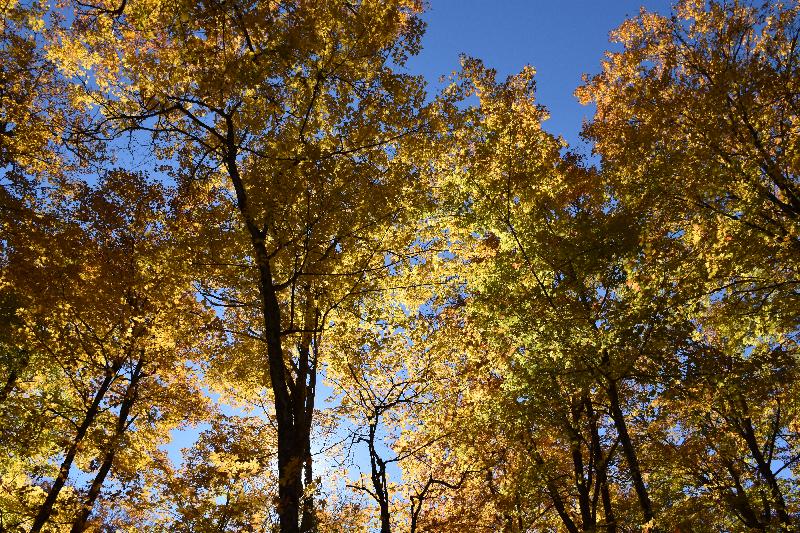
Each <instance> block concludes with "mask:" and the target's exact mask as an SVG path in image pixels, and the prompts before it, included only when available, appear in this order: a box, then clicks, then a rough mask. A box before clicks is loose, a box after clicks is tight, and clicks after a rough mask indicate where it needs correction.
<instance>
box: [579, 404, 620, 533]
mask: <svg viewBox="0 0 800 533" xmlns="http://www.w3.org/2000/svg"><path fill="white" fill-rule="evenodd" d="M585 401H586V411H587V414H588V416H589V419H590V420H591V422H590V431H591V433H592V443H591V446H592V456H593V461H592V462H593V465H594V472H595V476H596V478H595V483H596V487H597V489H599V491H600V500H601V501H602V503H603V517H604V522H605V524H604V525H605V529H606V531H607V532H609V533H616V532H617V521H616V518H615V517H614V508H613V507H612V505H611V492H610V491H609V487H608V462H609V461H610V460H611V456H612V455H613V453H614V446H612V447H611V449H610V450H609V452H608V454H607V455H605V456H604V454H603V449H602V444H601V441H600V431H599V429H598V427H597V415H596V413H595V411H594V407H593V406H592V401H591V399H590V398H586V400H585ZM595 501H596V496H595ZM595 523H596V521H595Z"/></svg>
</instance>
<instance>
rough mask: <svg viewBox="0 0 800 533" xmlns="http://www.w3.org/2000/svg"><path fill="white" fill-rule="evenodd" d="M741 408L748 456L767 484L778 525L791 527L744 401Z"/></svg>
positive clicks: (784, 502)
mask: <svg viewBox="0 0 800 533" xmlns="http://www.w3.org/2000/svg"><path fill="white" fill-rule="evenodd" d="M741 407H742V410H743V414H744V415H745V416H744V417H742V418H741V419H740V420H739V426H740V430H741V432H742V437H743V438H744V440H745V442H746V443H747V448H748V449H749V450H750V455H751V456H752V457H753V460H754V461H755V463H756V467H757V468H758V473H759V475H760V476H761V477H762V478H764V481H766V482H767V486H768V487H769V491H770V496H772V503H773V505H775V512H776V514H777V515H778V520H780V523H781V524H783V525H785V526H791V525H792V519H791V518H790V517H789V513H788V512H787V511H786V501H785V500H784V498H783V493H782V492H781V488H780V486H779V485H778V479H777V478H776V477H775V474H774V473H773V472H772V467H771V466H770V465H769V463H768V462H767V460H766V458H765V457H764V454H763V453H762V451H761V448H760V447H759V445H758V440H757V439H756V432H755V429H754V428H753V422H752V420H751V419H750V416H749V415H748V412H747V411H748V409H747V403H746V402H745V401H744V400H741Z"/></svg>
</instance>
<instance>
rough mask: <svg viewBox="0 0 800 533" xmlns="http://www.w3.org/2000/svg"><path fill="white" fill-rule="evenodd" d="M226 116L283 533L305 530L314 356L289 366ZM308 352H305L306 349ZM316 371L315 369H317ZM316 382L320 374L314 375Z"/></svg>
mask: <svg viewBox="0 0 800 533" xmlns="http://www.w3.org/2000/svg"><path fill="white" fill-rule="evenodd" d="M225 120H226V127H227V131H226V143H225V144H226V154H225V155H226V157H225V166H226V168H227V170H228V175H229V176H230V178H231V182H232V184H233V188H234V191H235V193H236V202H237V207H238V210H239V213H240V215H241V216H242V219H243V222H244V224H245V226H246V229H247V233H248V235H249V237H250V242H251V245H252V249H253V257H254V260H255V264H256V267H257V268H258V276H259V279H258V285H259V286H258V289H259V295H260V297H261V311H262V315H263V319H264V332H265V335H266V343H267V359H268V362H269V363H268V364H269V376H270V383H271V386H272V394H273V397H274V400H275V418H276V419H277V426H278V500H279V501H278V506H277V512H278V517H279V519H280V533H299V531H300V523H299V521H300V509H301V506H302V503H303V502H302V500H303V477H302V476H303V465H304V463H305V462H306V461H307V460H310V458H309V457H308V456H307V450H309V449H310V448H311V444H310V442H311V417H310V416H309V414H308V413H309V406H311V409H310V411H311V413H313V405H314V390H313V388H309V387H308V384H307V379H308V376H309V367H308V361H306V364H302V363H303V362H302V361H301V362H300V364H298V367H297V368H298V375H297V376H296V379H292V376H291V375H290V373H289V372H288V371H287V368H286V362H285V361H284V353H283V347H282V344H281V332H282V330H281V310H280V304H279V302H278V295H277V292H276V288H275V285H274V283H273V278H272V269H271V266H270V257H269V254H268V253H267V249H266V246H265V245H264V239H265V238H266V232H265V231H264V230H262V229H261V228H259V226H258V225H257V224H256V223H255V221H254V220H253V218H252V216H251V214H250V210H249V206H248V196H247V191H246V189H245V187H244V182H243V181H242V178H241V175H240V174H239V167H238V163H237V161H236V154H237V144H236V139H235V134H234V131H235V129H234V125H233V120H232V117H231V116H230V115H227V116H225ZM301 357H302V354H301ZM313 370H314V372H312V373H315V371H316V370H315V369H313ZM311 379H312V383H313V380H314V378H313V377H312V378H311Z"/></svg>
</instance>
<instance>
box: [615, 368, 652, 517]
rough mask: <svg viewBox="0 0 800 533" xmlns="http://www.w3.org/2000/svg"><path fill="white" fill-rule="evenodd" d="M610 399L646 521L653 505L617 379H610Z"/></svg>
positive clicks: (616, 426) (616, 425) (620, 439)
mask: <svg viewBox="0 0 800 533" xmlns="http://www.w3.org/2000/svg"><path fill="white" fill-rule="evenodd" d="M608 399H609V403H610V407H611V418H612V419H613V420H614V427H615V428H616V429H617V434H618V435H619V442H620V444H621V445H622V452H623V453H624V454H625V460H626V461H627V463H628V470H629V471H630V474H631V479H632V480H633V488H634V489H635V490H636V496H637V497H638V498H639V506H640V507H641V509H642V514H643V515H644V519H645V521H646V522H649V521H651V520H652V519H653V517H654V515H653V505H652V503H651V502H650V496H649V494H648V492H647V486H646V485H645V484H644V480H643V479H642V471H641V469H640V467H639V459H638V458H637V456H636V449H635V448H634V446H633V441H631V437H630V435H629V434H628V426H627V424H626V423H625V415H624V414H623V412H622V407H621V406H620V401H619V390H618V389H617V382H616V380H613V379H610V380H608Z"/></svg>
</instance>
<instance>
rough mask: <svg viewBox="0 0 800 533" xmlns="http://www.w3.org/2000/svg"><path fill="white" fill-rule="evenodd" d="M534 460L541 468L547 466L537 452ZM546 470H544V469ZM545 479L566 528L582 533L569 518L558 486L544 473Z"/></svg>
mask: <svg viewBox="0 0 800 533" xmlns="http://www.w3.org/2000/svg"><path fill="white" fill-rule="evenodd" d="M532 455H533V460H534V462H535V463H536V464H537V465H539V466H541V467H544V466H545V462H544V458H542V456H541V454H539V452H538V451H537V450H533V451H532ZM543 470H544V469H543ZM543 475H544V477H545V488H546V489H547V494H548V495H549V496H550V500H551V501H552V502H553V507H555V508H556V512H557V513H558V516H559V517H560V518H561V521H562V522H563V523H564V527H566V528H567V531H569V533H580V530H579V529H578V526H576V525H575V522H574V521H573V520H572V518H571V517H570V516H569V513H568V512H567V506H566V505H565V504H564V499H563V498H562V497H561V494H560V493H559V492H558V486H557V485H556V484H555V483H554V482H553V480H552V479H551V478H550V476H548V475H547V473H546V472H543Z"/></svg>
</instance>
